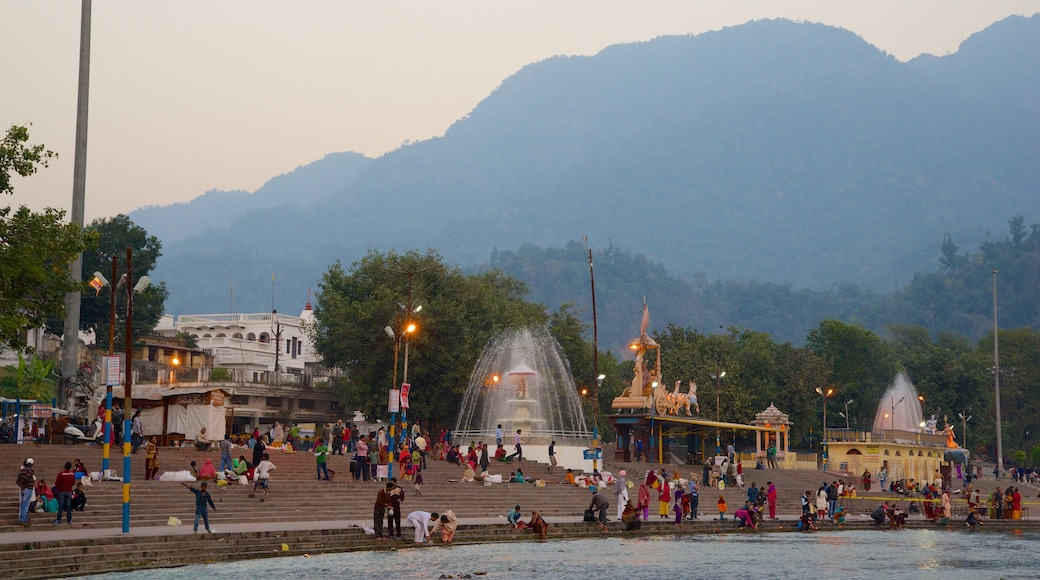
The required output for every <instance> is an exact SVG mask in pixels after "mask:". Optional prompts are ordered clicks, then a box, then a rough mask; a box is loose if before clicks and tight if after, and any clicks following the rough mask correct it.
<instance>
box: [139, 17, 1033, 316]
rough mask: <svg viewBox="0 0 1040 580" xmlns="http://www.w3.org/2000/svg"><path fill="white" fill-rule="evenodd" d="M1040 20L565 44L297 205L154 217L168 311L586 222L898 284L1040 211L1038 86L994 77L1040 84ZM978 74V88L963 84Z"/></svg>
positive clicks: (716, 255) (296, 292) (689, 267)
mask: <svg viewBox="0 0 1040 580" xmlns="http://www.w3.org/2000/svg"><path fill="white" fill-rule="evenodd" d="M1036 38H1040V17H1038V16H1033V17H1029V18H1015V19H1008V20H1006V21H1002V22H1001V23H997V24H995V25H993V26H992V27H990V28H987V29H986V30H985V31H982V32H979V33H977V34H975V35H973V36H972V37H971V38H970V39H968V40H967V41H965V43H964V44H963V45H962V47H961V49H960V50H959V51H958V52H957V53H954V54H952V55H947V56H943V57H929V58H925V57H921V58H918V59H915V60H913V61H911V62H910V63H900V62H899V61H897V60H896V59H894V58H893V57H891V56H889V55H886V54H884V53H883V52H881V51H879V50H877V49H876V48H875V47H873V46H871V45H869V44H867V43H866V42H864V41H863V40H862V39H861V38H859V37H857V36H856V35H855V34H853V33H851V32H848V31H845V30H841V29H837V28H833V27H829V26H824V25H820V24H805V23H794V22H790V21H786V20H766V21H755V22H750V23H747V24H744V25H741V26H735V27H732V28H727V29H724V30H721V31H716V32H710V33H705V34H701V35H697V36H682V37H663V38H658V39H655V40H652V41H648V42H643V43H637V44H629V45H617V46H612V47H608V48H607V49H604V50H603V51H602V52H600V53H599V54H597V55H595V56H591V57H555V58H551V59H548V60H546V61H543V62H540V63H535V64H532V65H529V66H527V67H524V68H523V69H522V70H520V71H519V72H517V73H516V74H515V75H513V76H512V77H510V78H508V79H506V80H505V81H503V83H502V85H501V86H500V87H499V88H498V89H497V90H496V91H494V92H493V93H492V94H491V95H490V96H488V97H487V98H486V99H484V101H482V102H481V103H480V104H478V105H477V106H476V107H475V108H474V110H473V111H472V112H471V113H470V114H469V115H467V116H466V117H465V118H463V119H460V120H459V121H457V122H456V123H455V124H454V125H452V127H451V128H450V129H449V130H448V131H447V132H446V134H445V135H444V136H443V137H439V138H434V139H430V140H427V141H423V142H419V143H415V144H412V145H408V146H405V147H402V148H401V149H399V150H396V151H394V152H391V153H388V154H386V155H384V156H382V157H380V158H379V159H376V160H371V161H367V162H365V163H364V164H363V166H361V167H359V168H358V169H357V171H356V173H355V174H352V175H350V176H345V177H342V178H336V179H332V180H331V181H332V183H327V184H326V185H324V186H322V187H324V188H325V191H326V194H325V195H324V196H322V195H320V194H318V190H319V189H322V188H321V187H315V188H313V189H312V190H311V191H312V192H313V193H315V195H314V197H313V201H311V202H310V204H309V205H308V206H306V207H284V206H275V205H267V206H265V207H262V208H260V209H255V210H250V211H245V212H243V213H240V214H237V216H236V217H234V218H233V219H226V220H224V223H225V224H227V225H225V226H224V227H223V229H211V230H210V231H209V232H207V233H205V234H204V235H198V234H196V235H195V236H194V237H187V238H183V239H173V238H171V239H170V240H168V239H167V238H166V237H163V236H161V235H160V237H161V238H162V239H163V240H164V242H167V243H166V244H165V246H164V254H165V255H164V257H163V258H162V260H161V261H160V264H159V268H158V270H157V272H156V274H157V276H159V277H161V279H165V280H166V281H167V283H168V285H169V287H170V292H171V297H170V301H169V303H168V305H169V311H170V312H171V313H187V312H201V311H221V310H224V309H225V308H227V305H228V304H229V302H228V290H229V289H228V279H229V278H231V279H232V280H233V285H234V287H235V289H236V290H235V296H236V297H237V299H238V304H237V309H238V310H240V311H248V310H263V309H268V308H270V304H271V296H270V289H271V282H270V276H271V274H272V273H275V274H277V275H278V279H279V280H281V282H279V283H278V284H277V287H276V292H277V294H278V297H279V298H280V299H288V300H289V301H290V304H291V306H289V305H285V306H283V308H288V309H289V310H294V309H296V308H299V307H300V306H301V305H302V303H303V302H304V300H305V299H306V289H307V288H308V287H312V286H313V285H314V284H315V283H316V281H317V280H318V279H319V278H320V276H321V274H322V273H323V272H324V271H325V270H326V269H327V266H328V265H329V264H330V263H331V262H333V261H334V260H337V259H340V260H343V261H344V262H345V263H350V262H351V261H353V260H354V259H355V258H357V257H359V256H360V255H361V254H362V253H363V252H365V251H366V250H367V249H369V248H380V249H388V248H396V249H399V250H402V249H408V248H412V247H419V248H426V247H434V248H437V249H438V250H439V251H440V252H441V253H442V254H443V255H444V256H445V257H446V258H447V259H448V260H449V261H455V262H458V263H461V264H477V263H481V262H484V261H485V260H487V257H488V256H489V255H490V254H491V252H492V251H493V249H494V248H500V249H513V248H519V247H521V246H522V245H523V244H525V243H530V244H534V245H537V246H542V247H549V246H563V245H565V244H566V243H567V242H568V241H569V240H574V239H578V238H580V237H581V235H583V234H587V235H588V236H589V238H590V239H591V240H594V241H598V245H599V246H600V247H604V246H607V245H608V244H613V245H614V246H617V247H621V248H626V249H628V250H630V251H633V252H636V253H638V254H645V255H646V256H647V257H648V258H649V259H651V260H653V261H655V262H659V263H661V264H664V265H665V266H666V267H667V268H668V269H669V271H670V272H672V273H674V274H678V275H682V276H692V275H694V274H695V273H698V272H702V273H704V274H706V275H708V276H709V277H711V278H713V279H716V278H718V279H758V280H762V281H768V282H776V283H781V284H785V283H786V284H793V285H794V286H796V287H813V288H825V287H829V286H831V285H833V284H836V283H840V282H852V283H856V284H860V285H862V286H865V287H867V288H873V289H883V290H892V289H894V288H896V287H898V286H899V285H900V284H902V283H904V282H906V281H907V280H909V279H910V277H911V276H912V274H913V273H914V272H915V271H918V270H922V269H926V268H933V267H934V264H935V263H936V259H937V251H936V248H937V247H938V246H939V243H940V242H941V240H942V236H943V234H945V233H953V234H954V235H955V236H957V237H958V242H959V243H962V244H965V245H968V246H971V245H973V244H974V243H976V242H977V241H980V240H982V239H983V238H984V237H985V236H986V231H988V230H992V231H1001V230H1003V229H1004V225H1003V224H1004V223H1005V222H1006V220H1007V218H1008V216H1010V215H1013V214H1016V213H1028V212H1025V211H1024V210H1023V209H1022V208H1024V207H1027V208H1028V207H1032V206H1033V205H1035V191H1036V189H1037V187H1036V186H1037V184H1038V183H1040V164H1038V163H1037V162H1036V161H1037V159H1040V137H1038V136H1040V131H1038V129H1040V119H1038V115H1037V114H1036V112H1035V111H1037V110H1038V109H1040V107H1036V104H1037V102H1036V101H1037V99H1038V98H1040V97H1037V93H1036V92H1035V91H1034V92H1033V93H1032V94H1030V95H1016V96H1014V97H1013V100H1014V101H1015V102H1016V103H1021V104H1016V105H1015V106H1013V107H1009V106H1007V104H1006V103H1007V101H1008V99H1009V97H1007V96H1003V95H1001V94H998V93H1001V92H1003V91H1004V90H1005V89H1006V87H1009V86H1019V85H1021V83H1027V84H1026V85H1025V86H1031V85H1028V83H1029V82H1034V81H1029V80H1028V79H1029V78H1032V79H1035V78H1036V76H1037V74H1038V73H1037V72H1036V71H1038V70H1040V49H1038V48H1037V46H1036V42H1035V39H1036ZM1001 47H1003V48H1001ZM1004 54H1013V55H1015V57H1014V63H1013V64H1009V63H1003V62H1000V59H1001V58H1002V55H1004ZM951 63H952V64H951ZM979 70H984V71H986V72H987V74H988V75H989V78H990V81H989V82H988V84H987V83H980V84H979V85H977V86H976V85H972V84H971V83H970V79H971V75H972V74H973V73H972V71H979ZM1016 74H1017V75H1019V76H1022V77H1025V78H1026V80H1023V79H1016V78H1008V77H1011V76H1015V75H1016ZM1016 83H1018V85H1016ZM295 173H296V172H294V173H291V174H288V175H286V176H283V177H285V178H286V179H289V178H291V177H292V176H294V175H295ZM265 187H266V186H265ZM297 187H301V188H302V187H305V186H304V185H302V182H301V184H300V185H297ZM258 193H259V190H258ZM148 209H149V210H150V211H152V212H153V213H155V214H156V215H162V213H163V209H165V208H148ZM142 211H143V210H142ZM132 217H135V219H137V218H136V215H135V216H132ZM155 221H162V220H158V219H157V220H155ZM142 225H145V224H142ZM146 227H148V229H149V231H150V232H152V233H155V232H154V231H153V230H152V228H151V227H150V226H148V225H146ZM243 232H253V233H254V234H253V235H243ZM157 235H159V234H157ZM199 273H204V274H205V275H204V276H201V277H200V276H199ZM550 306H552V305H550Z"/></svg>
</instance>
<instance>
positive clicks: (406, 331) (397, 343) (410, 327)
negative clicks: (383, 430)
mask: <svg viewBox="0 0 1040 580" xmlns="http://www.w3.org/2000/svg"><path fill="white" fill-rule="evenodd" d="M410 299H411V294H410V293H409V300H410ZM420 310H422V306H421V305H420V306H416V307H415V308H414V309H412V310H411V314H415V313H417V312H419V311H420ZM415 330H416V325H415V323H413V322H411V321H410V320H409V319H408V318H406V319H405V323H404V328H402V329H401V331H400V332H395V331H394V328H393V327H392V326H389V325H387V326H385V327H384V328H383V332H385V333H386V335H387V336H389V337H390V339H391V340H393V341H394V371H393V378H392V382H391V384H390V390H391V392H393V390H394V389H397V388H399V385H398V384H397V359H398V353H400V351H401V340H402V339H403V340H404V375H403V378H402V380H401V382H402V383H407V382H408V345H409V340H408V339H409V337H410V336H411V335H412V334H413V333H414V332H415ZM407 413H408V412H407V410H405V409H403V408H402V409H401V425H402V429H406V426H407V423H406V421H407V420H408V414H407ZM396 427H397V412H395V411H393V412H391V413H390V437H389V441H388V445H389V448H388V449H387V451H389V453H390V463H389V464H387V477H388V478H389V477H393V469H394V442H395V439H397V433H396Z"/></svg>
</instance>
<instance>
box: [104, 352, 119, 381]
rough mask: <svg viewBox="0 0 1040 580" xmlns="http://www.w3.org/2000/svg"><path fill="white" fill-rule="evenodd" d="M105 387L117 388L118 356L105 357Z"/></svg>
mask: <svg viewBox="0 0 1040 580" xmlns="http://www.w3.org/2000/svg"><path fill="white" fill-rule="evenodd" d="M105 386H106V387H117V386H119V357H118V356H106V357H105Z"/></svg>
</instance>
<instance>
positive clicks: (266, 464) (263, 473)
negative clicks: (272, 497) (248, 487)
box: [249, 453, 275, 501]
mask: <svg viewBox="0 0 1040 580" xmlns="http://www.w3.org/2000/svg"><path fill="white" fill-rule="evenodd" d="M263 457H264V458H263V460H262V461H261V462H260V463H259V464H257V466H256V483H254V484H253V492H252V493H250V494H249V497H256V488H258V487H262V488H264V497H262V498H260V501H264V500H266V499H267V489H268V483H269V481H270V479H271V472H272V471H274V470H275V466H274V464H273V463H271V456H270V455H268V454H266V453H264V456H263Z"/></svg>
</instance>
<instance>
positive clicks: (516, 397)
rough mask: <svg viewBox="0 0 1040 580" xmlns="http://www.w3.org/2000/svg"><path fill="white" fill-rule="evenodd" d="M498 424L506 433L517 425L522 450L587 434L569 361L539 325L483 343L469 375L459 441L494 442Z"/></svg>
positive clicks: (459, 421) (460, 422) (580, 437)
mask: <svg viewBox="0 0 1040 580" xmlns="http://www.w3.org/2000/svg"><path fill="white" fill-rule="evenodd" d="M498 424H501V425H502V430H503V432H504V433H505V434H506V443H508V442H510V441H511V440H512V439H511V437H510V436H509V434H511V433H515V432H516V430H517V429H521V430H522V431H523V441H524V446H525V450H524V456H525V457H526V456H527V455H528V447H527V446H528V445H529V444H531V443H545V444H548V442H549V441H550V440H553V439H557V440H560V444H561V445H562V444H563V440H576V439H589V438H590V437H591V435H590V433H589V431H588V428H587V427H586V424H585V415H584V413H583V412H582V406H581V398H580V397H579V396H578V391H577V389H576V388H575V385H574V379H573V378H572V377H571V370H570V365H569V364H568V363H567V360H566V359H565V358H564V357H563V351H562V349H561V348H560V345H559V344H558V343H557V342H556V340H555V339H554V338H553V337H552V336H550V335H549V333H548V331H546V330H544V329H530V328H522V329H518V330H512V331H507V332H505V333H503V334H501V335H499V336H497V337H495V338H494V339H492V340H491V342H490V343H489V344H488V346H487V347H486V348H485V349H484V352H483V353H482V354H481V356H480V359H479V360H478V361H477V365H476V366H475V367H474V369H473V374H472V375H470V380H469V385H468V386H467V387H466V394H465V396H464V397H463V400H462V407H461V409H460V410H459V416H458V420H457V422H456V425H455V433H456V434H458V435H459V436H460V437H461V441H460V442H468V441H470V440H484V441H491V442H494V438H495V428H496V426H497V425H498Z"/></svg>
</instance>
